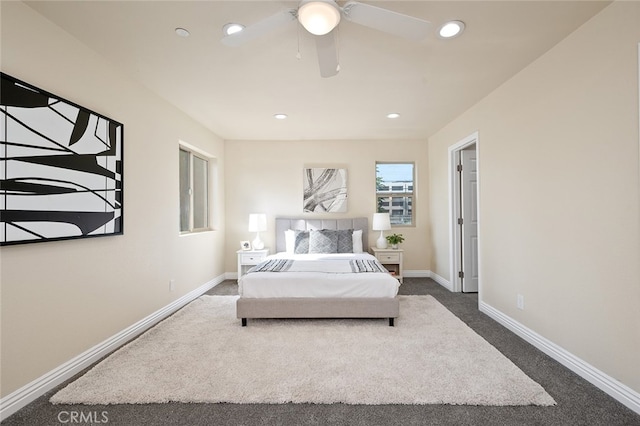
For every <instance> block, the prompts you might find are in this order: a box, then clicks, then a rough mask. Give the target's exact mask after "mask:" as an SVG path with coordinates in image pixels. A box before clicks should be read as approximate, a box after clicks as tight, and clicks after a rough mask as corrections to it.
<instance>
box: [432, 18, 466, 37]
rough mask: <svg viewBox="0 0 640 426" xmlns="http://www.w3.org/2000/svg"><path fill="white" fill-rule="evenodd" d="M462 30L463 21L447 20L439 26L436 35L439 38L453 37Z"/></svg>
mask: <svg viewBox="0 0 640 426" xmlns="http://www.w3.org/2000/svg"><path fill="white" fill-rule="evenodd" d="M463 31H464V22H462V21H449V22H446V23H445V24H444V25H442V26H441V27H440V29H439V30H438V35H439V36H440V37H441V38H454V37H458V36H459V35H460V34H462V32H463Z"/></svg>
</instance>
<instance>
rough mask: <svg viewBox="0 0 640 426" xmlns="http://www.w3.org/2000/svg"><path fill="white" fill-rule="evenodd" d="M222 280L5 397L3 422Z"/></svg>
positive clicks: (0, 406)
mask: <svg viewBox="0 0 640 426" xmlns="http://www.w3.org/2000/svg"><path fill="white" fill-rule="evenodd" d="M222 281H224V275H220V276H218V277H216V278H214V279H212V280H211V281H209V282H207V283H205V284H203V285H201V286H200V287H198V288H196V289H195V290H192V291H190V292H189V293H187V294H185V295H184V296H182V297H181V298H179V299H177V300H175V301H173V302H172V303H170V304H168V305H167V306H165V307H164V308H161V309H159V310H157V311H156V312H154V313H152V314H151V315H149V316H147V317H146V318H143V319H142V320H140V321H138V322H137V323H135V324H133V325H131V326H129V327H127V328H126V329H124V330H122V331H121V332H119V333H117V334H115V335H113V336H111V337H110V338H108V339H107V340H104V341H103V342H101V343H99V344H97V345H96V346H94V347H92V348H90V349H88V350H86V351H85V352H83V353H81V354H80V355H78V356H76V357H75V358H73V359H71V360H69V361H67V362H65V363H64V364H62V365H60V366H58V367H57V368H55V369H53V370H51V371H49V372H48V373H46V374H44V375H43V376H41V377H39V378H37V379H36V380H34V381H32V382H31V383H28V384H27V385H25V386H23V387H21V388H20V389H18V390H17V391H15V392H12V393H11V394H9V395H7V396H5V397H4V398H2V399H1V400H0V420H4V419H6V418H7V417H9V416H10V415H12V414H13V413H15V412H16V411H18V410H20V409H21V408H23V407H24V406H26V405H27V404H29V403H30V402H32V401H34V400H36V399H37V398H39V397H40V396H42V395H44V394H45V393H46V392H48V391H50V390H51V389H53V388H55V387H56V386H58V385H59V384H61V383H63V382H64V381H65V380H68V379H70V378H71V377H73V376H74V375H76V374H77V373H79V372H80V371H82V370H84V369H85V368H87V367H89V366H90V365H91V364H93V363H95V362H96V361H98V360H99V359H100V358H102V357H104V356H105V355H107V354H109V353H110V352H112V351H113V350H115V349H117V348H118V347H120V346H122V345H123V344H124V343H127V342H128V341H130V340H132V339H133V338H134V337H136V336H138V335H140V334H142V333H143V332H144V331H146V330H147V329H149V328H151V327H152V326H153V325H155V324H157V323H158V322H160V321H162V320H163V319H165V318H166V317H168V316H169V315H171V314H173V313H174V312H175V311H177V310H178V309H180V308H182V307H183V306H184V305H186V304H187V303H189V302H191V301H192V300H194V299H196V298H198V297H199V296H201V295H202V294H203V293H205V292H207V291H208V290H210V289H212V288H213V287H215V286H216V285H218V284H220V283H221V282H222Z"/></svg>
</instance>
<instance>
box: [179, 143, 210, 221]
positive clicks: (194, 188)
mask: <svg viewBox="0 0 640 426" xmlns="http://www.w3.org/2000/svg"><path fill="white" fill-rule="evenodd" d="M208 229H209V160H208V159H207V158H205V157H204V156H202V155H199V154H196V153H194V152H193V151H190V150H187V149H186V148H183V147H180V232H182V233H186V232H197V231H204V230H208Z"/></svg>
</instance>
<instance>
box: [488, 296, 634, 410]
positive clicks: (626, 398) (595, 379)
mask: <svg viewBox="0 0 640 426" xmlns="http://www.w3.org/2000/svg"><path fill="white" fill-rule="evenodd" d="M479 305H480V311H481V312H484V313H485V314H487V315H488V316H490V317H491V318H493V319H494V320H496V321H497V322H499V323H500V324H502V325H503V326H505V327H506V328H508V329H509V330H511V331H512V332H514V333H515V334H517V335H518V336H520V337H522V338H523V339H524V340H526V341H527V342H529V343H531V344H532V345H533V346H535V347H536V348H538V349H540V350H541V351H542V352H544V353H545V354H547V355H549V356H550V357H551V358H553V359H555V360H556V361H558V362H559V363H560V364H562V365H564V366H565V367H567V368H568V369H569V370H571V371H573V372H574V373H576V374H577V375H579V376H580V377H582V378H583V379H585V380H587V381H588V382H590V383H591V384H593V385H594V386H596V387H598V388H599V389H600V390H602V391H603V392H606V393H607V394H608V395H610V396H611V397H613V398H614V399H616V400H617V401H619V402H621V403H622V404H624V405H625V406H627V407H629V408H630V409H631V410H633V411H635V412H636V413H638V414H640V393H638V392H636V391H634V390H633V389H631V388H629V387H628V386H626V385H625V384H623V383H621V382H619V381H618V380H616V379H614V378H613V377H610V376H608V375H607V374H605V373H603V372H602V371H600V370H598V369H597V368H595V367H594V366H592V365H591V364H589V363H587V362H585V361H584V360H582V359H580V358H578V357H577V356H575V355H573V354H572V353H570V352H568V351H566V350H565V349H563V348H562V347H560V346H558V345H556V344H555V343H553V342H551V341H550V340H548V339H546V338H544V337H543V336H541V335H539V334H538V333H536V332H535V331H533V330H531V329H529V328H527V327H525V326H524V325H522V324H520V323H519V322H518V321H516V320H514V319H513V318H511V317H509V316H507V315H505V314H504V313H502V312H500V311H498V310H497V309H495V308H493V307H492V306H490V305H488V304H486V303H485V302H482V301H481V302H480V303H479Z"/></svg>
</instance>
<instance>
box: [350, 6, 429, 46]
mask: <svg viewBox="0 0 640 426" xmlns="http://www.w3.org/2000/svg"><path fill="white" fill-rule="evenodd" d="M342 13H343V14H344V17H345V18H346V19H347V20H348V21H351V22H354V23H356V24H360V25H364V26H365V27H369V28H373V29H376V30H379V31H383V32H385V33H389V34H394V35H397V36H400V37H404V38H407V39H410V40H417V41H418V40H422V39H423V38H425V37H426V36H427V35H428V33H429V29H430V28H431V22H429V21H425V20H424V19H420V18H415V17H413V16H409V15H403V14H402V13H398V12H394V11H392V10H388V9H382V8H381V7H377V6H371V5H369V4H364V3H358V2H356V1H350V2H347V3H346V4H345V5H344V7H343V8H342Z"/></svg>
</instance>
